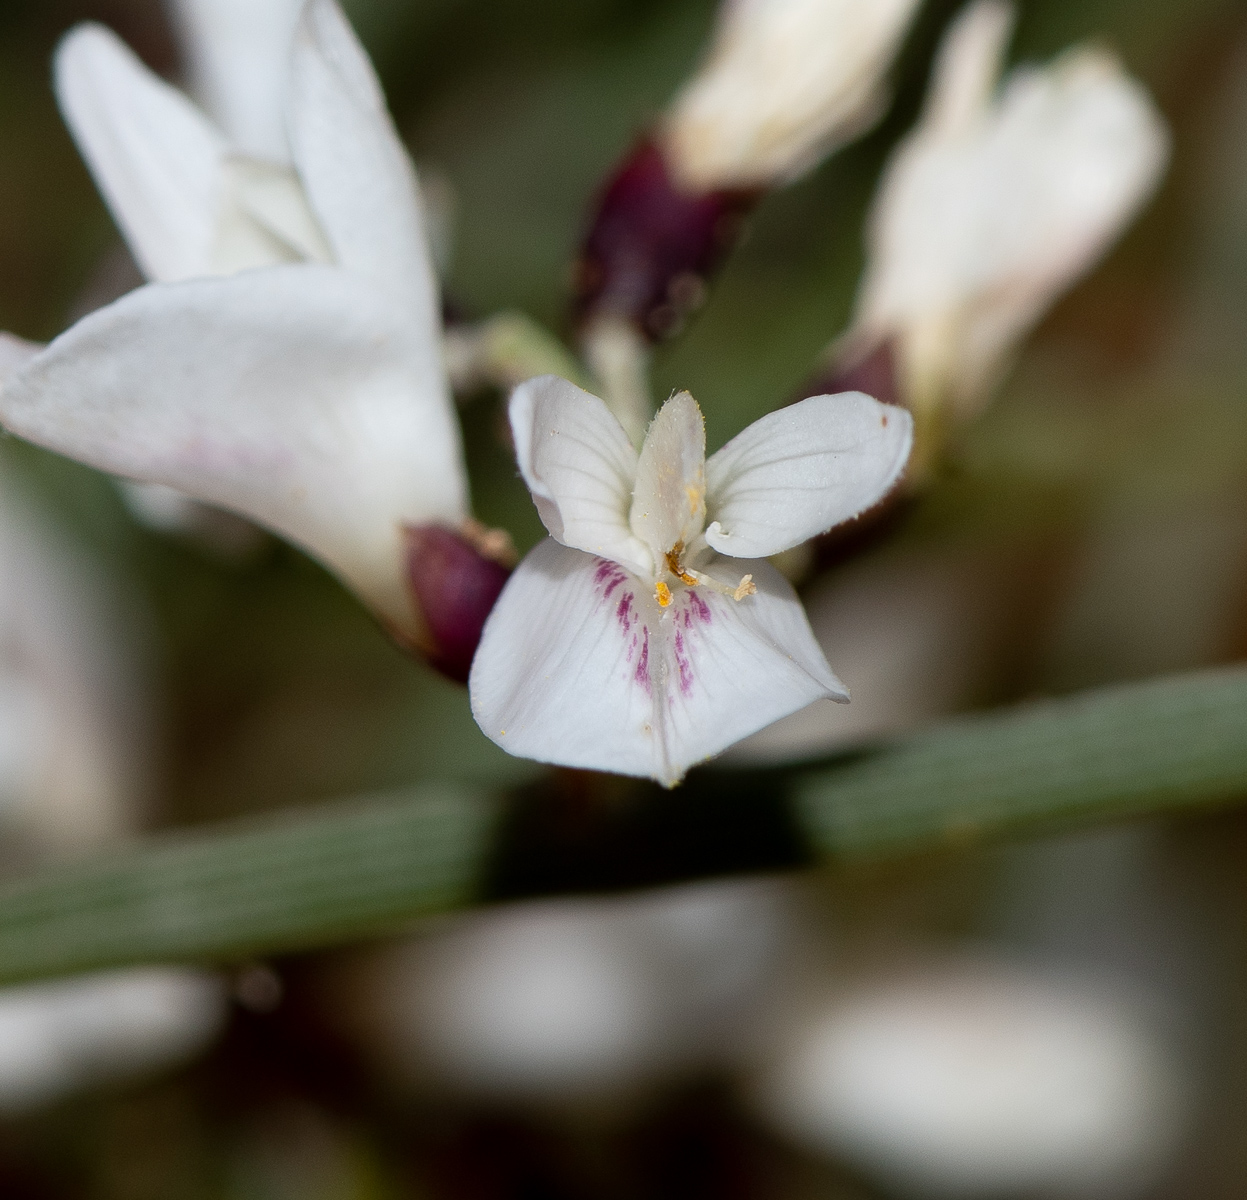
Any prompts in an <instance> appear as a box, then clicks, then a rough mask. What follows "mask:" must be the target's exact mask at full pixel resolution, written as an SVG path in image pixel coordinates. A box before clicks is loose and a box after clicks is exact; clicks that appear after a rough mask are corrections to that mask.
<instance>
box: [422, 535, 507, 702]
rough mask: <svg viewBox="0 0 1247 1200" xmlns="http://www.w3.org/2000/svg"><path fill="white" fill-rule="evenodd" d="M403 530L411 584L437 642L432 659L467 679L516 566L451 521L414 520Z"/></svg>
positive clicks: (430, 651)
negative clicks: (491, 554) (504, 561)
mask: <svg viewBox="0 0 1247 1200" xmlns="http://www.w3.org/2000/svg"><path fill="white" fill-rule="evenodd" d="M403 534H404V540H405V543H406V551H407V584H408V586H409V587H410V588H411V592H412V595H413V596H414V598H415V600H416V603H417V604H418V606H419V608H420V612H421V614H422V615H423V617H424V623H425V625H426V627H427V628H428V632H429V638H430V641H431V643H432V644H431V646H430V647H427V648H426V655H427V657H428V660H429V663H430V665H432V666H433V667H435V668H436V669H437V670H438V671H440V672H441V673H442V674H443V675H445V676H447V677H448V678H450V679H453V680H455V681H456V682H457V683H467V681H468V670H469V668H470V667H471V666H472V656H473V655H474V654H475V653H476V647H477V643H479V642H480V640H481V628H482V626H483V625H484V624H485V618H486V617H488V616H489V614H490V611H491V610H492V609H493V607H494V602H495V601H496V600H497V599H498V593H499V592H501V591H502V587H503V584H505V583H506V581H507V579H508V577H509V576H510V574H511V571H510V569H509V568H507V567H504V566H503V565H502V564H501V563H498V562H495V561H494V560H493V559H492V558H486V557H485V555H483V554H482V553H481V552H480V551H479V550H478V549H477V548H476V547H475V546H473V545H472V543H471V542H469V541H468V540H467V539H466V538H465V537H463V536H462V535H461V534H459V533H457V532H456V531H455V530H453V529H450V528H449V527H447V526H445V525H408V526H407V527H406V528H405V529H404V530H403Z"/></svg>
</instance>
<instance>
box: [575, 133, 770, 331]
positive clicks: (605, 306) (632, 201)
mask: <svg viewBox="0 0 1247 1200" xmlns="http://www.w3.org/2000/svg"><path fill="white" fill-rule="evenodd" d="M759 194H760V193H759V192H758V191H757V190H747V189H712V190H709V191H687V190H684V189H682V188H681V187H680V186H679V185H678V184H677V183H676V182H675V180H674V179H673V177H672V174H671V168H670V166H669V164H668V160H667V158H666V157H665V156H664V154H663V151H662V150H661V149H660V148H659V146H658V144H657V143H655V142H654V141H653V140H652V139H649V138H646V139H643V140H642V141H640V142H639V143H638V144H637V145H636V146H635V147H634V148H633V150H632V152H631V153H630V154H629V155H628V157H627V158H626V159H624V161H623V163H622V165H621V166H620V167H619V169H618V170H617V171H616V172H615V174H614V175H613V176H612V177H611V179H610V180H609V182H608V183H607V184H606V187H605V188H604V189H603V191H602V195H601V198H600V199H599V201H598V205H597V210H596V212H595V215H594V219H593V223H592V225H591V227H590V229H589V233H588V236H587V237H586V238H585V240H584V244H583V246H582V248H581V251H580V257H579V259H578V260H577V263H576V270H575V276H574V282H573V290H574V306H575V314H576V318H577V321H578V323H579V324H581V326H582V327H583V326H585V325H587V324H588V322H589V321H590V320H591V319H593V318H600V317H613V318H623V319H625V320H627V321H629V322H631V323H632V324H633V325H635V326H636V327H637V328H638V329H639V330H641V331H642V332H643V333H644V334H645V335H646V337H648V338H649V339H650V340H651V341H660V340H661V339H663V338H665V337H669V336H670V335H672V334H674V333H676V332H678V330H679V329H680V327H681V326H682V325H683V323H684V319H685V318H686V317H687V316H688V315H689V314H690V313H692V312H693V311H694V310H695V309H697V308H698V307H699V306H700V305H701V302H702V300H703V299H704V298H705V294H706V281H707V279H708V278H709V276H710V275H711V274H712V273H713V272H714V271H715V270H716V269H717V268H718V266H719V264H720V263H721V262H722V261H723V259H724V257H725V256H726V254H727V253H728V251H729V250H731V248H732V247H733V246H734V245H735V244H736V241H737V239H738V238H739V236H740V233H741V230H742V228H743V225H744V218H745V216H746V215H747V214H748V212H749V211H750V209H751V208H752V207H753V205H754V204H755V202H756V201H757V199H758V196H759Z"/></svg>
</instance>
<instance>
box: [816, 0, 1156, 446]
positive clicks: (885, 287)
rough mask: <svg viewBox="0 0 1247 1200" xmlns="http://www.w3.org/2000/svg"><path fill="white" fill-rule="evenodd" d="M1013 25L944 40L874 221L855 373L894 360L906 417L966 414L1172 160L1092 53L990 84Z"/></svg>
mask: <svg viewBox="0 0 1247 1200" xmlns="http://www.w3.org/2000/svg"><path fill="white" fill-rule="evenodd" d="M1011 24H1012V10H1011V9H1010V8H1009V7H1008V6H1007V5H1004V4H1001V3H999V2H998V0H979V2H978V3H976V4H973V5H971V6H970V7H968V8H967V9H965V10H964V11H963V12H962V14H961V15H960V16H959V17H958V18H957V20H956V21H955V22H954V23H953V25H952V27H951V28H950V30H949V31H948V33H947V34H946V35H945V38H944V43H943V45H942V46H941V48H940V52H939V56H938V59H937V61H936V64H935V70H934V82H933V83H932V86H931V92H930V95H929V97H928V99H927V104H926V108H925V111H924V112H923V115H922V118H921V120H920V121H919V124H918V126H917V128H916V129H915V130H914V131H913V132H912V133H911V134H910V135H909V136H908V137H907V138H906V139H905V140H904V141H903V142H902V143H901V145H900V146H899V147H898V149H897V150H896V152H895V153H894V154H893V156H892V159H891V161H890V162H889V164H888V166H887V168H886V170H885V172H884V177H883V181H882V183H881V184H880V187H879V192H878V196H877V197H876V200H875V205H874V209H873V212H872V214H871V217H870V221H869V227H868V233H867V242H868V253H867V269H866V274H865V277H864V279H863V281H862V285H861V289H860V292H859V295H858V300H857V308H856V314H855V317H854V320H853V324H852V326H851V328H850V331H849V333H848V334H847V335H846V337H845V338H844V339H843V340H842V342H841V343H840V345H839V346H838V347H837V348H836V349H835V351H834V353H835V356H836V358H837V360H838V361H839V363H840V364H841V365H842V366H846V365H847V366H851V365H852V363H853V362H854V361H860V360H862V359H863V358H865V357H867V356H868V355H870V354H871V353H872V352H873V351H875V350H877V349H878V348H879V347H880V346H886V347H888V348H889V349H890V351H891V354H892V359H893V369H894V370H895V371H896V373H897V380H896V382H897V386H898V389H899V395H900V397H901V398H903V399H904V401H905V403H906V404H908V405H909V406H910V407H911V408H912V409H913V410H914V411H915V413H916V414H918V415H919V420H920V425H921V423H922V416H923V414H925V413H928V412H933V411H935V410H937V409H946V410H948V412H949V415H951V416H953V417H956V418H963V417H965V416H968V415H971V414H972V413H973V412H975V411H976V410H977V409H978V408H979V407H980V406H981V405H982V404H983V403H984V402H985V400H986V398H987V397H988V395H989V393H990V391H991V389H992V387H993V386H994V385H995V384H996V383H997V382H998V381H999V378H1000V375H1001V373H1002V371H1003V370H1004V368H1005V367H1006V366H1007V363H1008V358H1009V355H1010V353H1011V351H1012V350H1013V348H1014V347H1015V345H1016V344H1017V342H1018V341H1019V340H1020V339H1021V338H1022V337H1023V336H1024V335H1025V334H1026V333H1027V332H1028V331H1029V330H1030V329H1031V328H1032V327H1033V326H1034V325H1035V324H1036V322H1037V321H1038V320H1039V318H1040V317H1041V316H1042V315H1043V313H1044V312H1045V310H1046V309H1047V308H1048V307H1049V306H1050V305H1051V304H1052V302H1053V301H1054V300H1055V299H1056V297H1057V296H1058V295H1059V294H1060V293H1061V292H1062V291H1063V290H1064V289H1065V288H1067V287H1068V286H1069V285H1070V284H1071V283H1072V282H1073V281H1074V280H1075V279H1076V278H1078V276H1079V275H1081V274H1082V273H1083V272H1084V271H1086V270H1087V269H1088V268H1089V267H1090V266H1091V265H1092V264H1093V263H1094V262H1095V261H1096V260H1097V259H1098V258H1099V257H1100V256H1101V254H1103V252H1104V251H1105V249H1106V248H1107V247H1108V246H1109V245H1110V244H1111V243H1112V241H1113V240H1114V239H1115V238H1116V237H1117V235H1118V234H1119V233H1120V232H1121V230H1122V229H1123V227H1124V226H1125V225H1126V224H1127V223H1128V221H1129V220H1130V219H1131V217H1133V216H1134V214H1135V213H1136V212H1137V211H1138V209H1139V207H1140V206H1141V205H1142V203H1143V201H1144V200H1145V199H1146V198H1147V197H1148V196H1149V195H1150V194H1151V192H1152V190H1153V189H1154V188H1155V186H1156V184H1157V182H1158V180H1159V179H1160V176H1161V174H1162V172H1163V170H1164V167H1165V164H1166V161H1167V159H1168V152H1169V150H1168V147H1169V138H1168V134H1167V132H1166V130H1165V125H1164V122H1163V120H1162V119H1161V117H1160V115H1159V114H1158V113H1157V111H1156V109H1155V107H1154V105H1153V104H1152V102H1151V100H1150V99H1149V97H1148V95H1147V93H1146V92H1145V91H1144V89H1143V88H1142V87H1141V86H1140V85H1139V84H1138V83H1137V82H1135V81H1134V80H1132V79H1131V78H1130V77H1129V76H1127V75H1126V74H1125V72H1124V71H1123V70H1122V68H1121V65H1120V64H1119V63H1118V61H1117V59H1116V58H1115V57H1113V55H1111V54H1110V53H1108V52H1107V51H1105V50H1101V49H1092V48H1088V47H1075V48H1074V49H1071V50H1068V51H1066V52H1065V53H1064V54H1062V55H1060V56H1059V57H1058V58H1057V59H1056V60H1055V61H1054V62H1052V63H1051V64H1049V65H1047V66H1044V67H1033V66H1026V67H1018V68H1016V69H1015V70H1014V71H1013V72H1011V73H1010V75H1009V76H1008V78H1007V79H1006V80H1005V81H1004V84H1003V86H1001V87H1000V88H999V89H998V88H997V77H998V75H999V72H1000V67H1001V61H1002V58H1003V54H1004V49H1005V45H1006V41H1007V38H1008V35H1009V30H1010V27H1011Z"/></svg>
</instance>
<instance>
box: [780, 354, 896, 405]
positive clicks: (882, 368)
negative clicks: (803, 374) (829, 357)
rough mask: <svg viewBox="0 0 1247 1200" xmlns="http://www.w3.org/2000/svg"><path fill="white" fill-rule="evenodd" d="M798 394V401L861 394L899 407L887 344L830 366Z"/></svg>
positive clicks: (809, 381)
mask: <svg viewBox="0 0 1247 1200" xmlns="http://www.w3.org/2000/svg"><path fill="white" fill-rule="evenodd" d="M800 392H801V394H800V395H799V396H798V397H797V399H799V400H804V399H805V398H806V397H807V396H834V395H835V394H836V393H837V392H865V393H866V395H868V396H873V397H874V398H875V399H876V400H879V401H881V402H882V403H884V404H902V400H901V395H900V388H899V387H898V386H897V380H896V356H895V355H894V354H893V352H892V343H891V341H888V340H885V341H882V342H878V343H877V344H876V345H874V346H872V347H871V348H870V349H869V350H867V351H866V352H865V353H859V354H857V355H854V356H853V357H852V358H850V359H848V360H847V361H845V362H837V363H832V364H830V365H829V366H827V367H826V368H824V370H823V371H821V372H820V373H819V374H817V375H815V376H814V377H813V378H811V379H809V380H808V381H807V382H806V383H805V384H804V385H803V386H802V388H801V390H800Z"/></svg>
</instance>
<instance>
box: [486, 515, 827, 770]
mask: <svg viewBox="0 0 1247 1200" xmlns="http://www.w3.org/2000/svg"><path fill="white" fill-rule="evenodd" d="M740 565H741V564H739V563H735V562H733V563H731V564H730V567H731V571H732V572H736V573H737V574H738V572H739V567H740ZM744 565H746V566H748V567H749V568H750V569H751V570H752V571H753V573H754V580H755V582H756V584H757V587H758V590H757V593H756V594H755V595H752V596H749V597H747V598H746V599H745V600H743V601H741V602H739V603H737V602H736V601H734V600H731V599H730V598H728V597H726V596H721V595H718V594H717V593H715V592H712V591H709V590H707V589H704V588H690V589H678V590H677V591H676V593H675V594H674V597H673V599H672V602H671V604H670V605H669V606H668V607H667V608H660V607H659V606H658V604H657V602H656V601H655V600H654V598H653V595H652V593H651V591H650V589H649V587H648V585H645V584H643V583H641V582H640V581H639V580H638V579H637V578H636V577H635V576H633V575H631V574H630V573H629V572H627V571H625V570H623V569H622V568H621V567H619V566H618V565H617V564H615V563H613V562H610V561H608V560H605V559H601V558H596V557H594V556H592V555H588V554H584V553H582V552H581V551H578V550H570V549H568V548H567V547H565V546H561V545H560V544H559V543H558V542H556V541H554V540H553V539H549V540H547V541H545V542H542V543H541V545H539V546H538V547H537V548H536V549H535V550H533V551H532V553H530V554H529V555H528V557H527V558H525V559H524V561H523V562H522V563H521V564H520V566H519V568H518V569H517V570H516V572H515V574H514V575H513V576H512V577H511V580H510V582H509V583H508V584H507V586H506V587H505V588H504V589H503V592H502V595H501V596H500V597H499V599H498V604H497V606H496V607H495V608H494V611H493V613H492V614H491V615H490V617H489V620H488V621H487V622H486V623H485V631H484V634H483V636H482V638H481V645H480V649H479V650H478V651H477V654H476V659H475V661H474V662H473V664H472V674H471V678H470V680H469V685H468V686H469V688H470V691H471V697H472V712H473V715H474V716H475V717H476V720H477V723H478V724H479V725H480V727H481V729H482V730H483V731H484V732H485V734H486V735H487V736H488V737H489V738H491V739H492V740H493V741H495V742H497V744H498V745H499V746H501V747H502V748H503V749H504V750H507V751H509V752H510V753H512V754H516V755H519V756H521V757H523V758H534V759H537V760H538V761H539V762H552V763H560V764H563V765H565V766H571V767H587V768H591V769H595V770H601V771H614V772H617V773H619V774H621V775H642V776H645V775H648V776H652V777H653V778H654V779H657V780H658V781H659V782H660V783H664V784H667V785H669V786H670V785H672V784H675V783H677V782H679V780H680V779H681V777H682V776H683V775H684V773H685V772H686V771H687V770H688V769H689V767H691V766H692V765H693V764H695V763H698V762H700V761H702V760H703V759H706V758H709V757H710V756H711V755H713V754H717V753H718V752H719V751H720V750H723V749H724V748H725V747H727V746H730V745H731V744H732V743H733V742H735V741H738V740H739V739H741V738H743V737H745V736H747V735H748V734H750V733H753V732H754V731H756V730H758V729H761V728H762V727H763V726H764V725H768V724H770V723H771V722H772V721H776V720H778V719H779V718H780V717H783V716H787V715H788V714H789V713H791V712H795V711H796V710H797V709H799V708H802V707H804V706H805V705H806V704H809V703H811V702H812V701H814V700H816V699H819V698H821V697H823V696H830V697H832V698H838V699H847V698H848V697H847V693H846V692H845V690H844V688H843V686H842V685H841V684H840V682H839V680H837V679H836V677H835V675H833V674H832V672H831V670H830V668H829V667H828V666H827V662H826V660H825V659H824V658H823V654H822V651H821V650H820V649H819V648H818V644H817V642H815V640H814V636H813V634H812V633H811V632H810V627H809V625H808V624H807V623H806V619H805V613H804V611H803V610H802V608H801V604H800V601H798V600H797V597H796V595H795V594H794V592H793V590H792V588H791V587H790V586H789V585H788V584H787V582H786V581H785V580H784V579H783V578H782V576H780V575H779V573H778V572H777V571H775V570H774V569H773V568H772V567H771V566H770V565H769V564H768V563H765V562H756V563H747V564H744ZM722 568H723V564H722V563H719V564H717V569H716V567H715V566H712V567H711V568H710V571H709V573H710V574H718V573H719V572H720V571H721V570H722ZM726 579H727V575H724V581H726ZM732 582H735V578H734V577H733V579H732Z"/></svg>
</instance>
